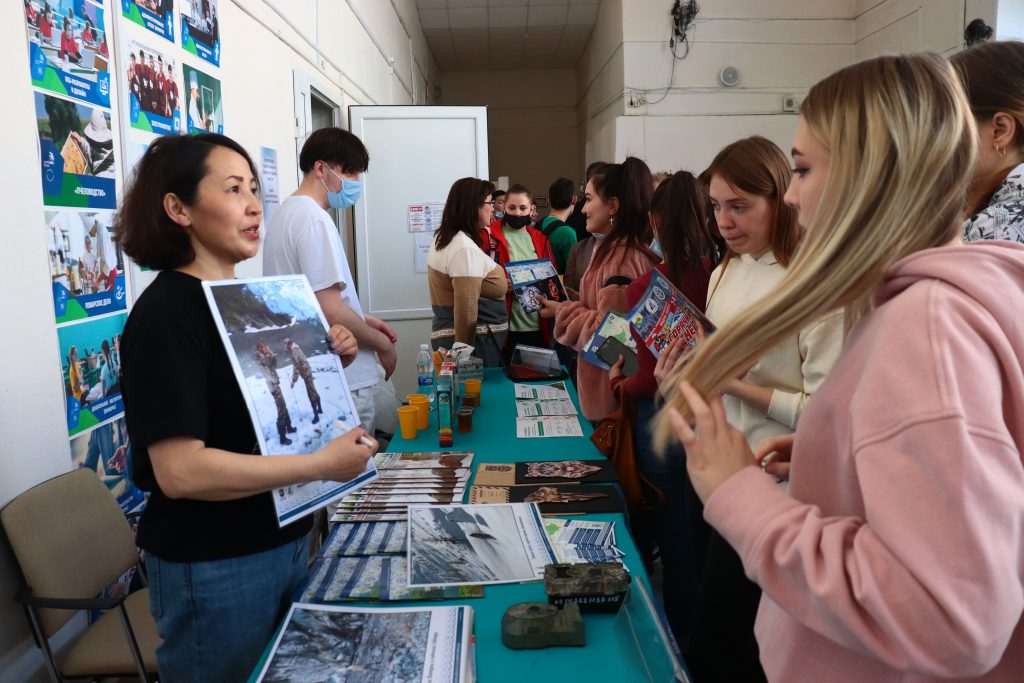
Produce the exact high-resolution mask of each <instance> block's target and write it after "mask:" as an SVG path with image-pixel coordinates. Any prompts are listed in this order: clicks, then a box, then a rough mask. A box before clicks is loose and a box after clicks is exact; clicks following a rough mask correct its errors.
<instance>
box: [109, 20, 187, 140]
mask: <svg viewBox="0 0 1024 683" xmlns="http://www.w3.org/2000/svg"><path fill="white" fill-rule="evenodd" d="M124 45H125V48H124V55H123V57H122V59H121V68H122V69H124V80H123V83H124V90H125V93H126V94H127V98H128V124H129V125H130V126H131V127H132V128H135V129H137V130H144V131H146V132H148V133H156V134H157V135H168V134H173V133H179V132H181V106H180V105H181V89H182V86H180V85H179V79H180V77H179V75H178V65H177V64H176V63H175V60H174V58H173V57H171V56H169V55H168V54H166V53H164V52H161V51H159V50H154V49H153V48H152V47H150V46H149V45H146V44H144V43H141V42H139V41H137V40H128V41H125V42H124Z"/></svg>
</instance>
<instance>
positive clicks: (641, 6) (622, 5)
mask: <svg viewBox="0 0 1024 683" xmlns="http://www.w3.org/2000/svg"><path fill="white" fill-rule="evenodd" d="M671 6H672V1H671V0H621V1H620V0H614V1H610V0H605V2H604V3H602V7H601V10H602V14H601V15H599V22H600V21H601V20H602V19H603V18H604V16H603V15H604V14H605V12H606V10H607V11H609V12H614V10H616V9H618V10H619V17H618V20H619V24H620V26H621V35H615V34H614V33H612V32H611V31H609V32H608V34H603V35H599V34H597V33H595V36H594V41H593V42H592V45H591V48H593V50H594V52H596V53H600V54H607V53H608V52H609V51H610V50H611V48H612V44H613V43H614V41H615V39H616V38H620V39H621V44H620V46H619V53H618V54H617V55H616V57H615V58H613V59H612V60H611V62H610V63H609V65H608V66H606V67H605V69H604V71H603V72H602V73H599V74H598V75H597V77H596V79H595V81H594V82H593V83H592V84H591V89H592V90H593V91H599V92H601V93H602V98H603V99H605V100H606V103H605V104H603V105H599V106H598V108H597V109H596V110H595V107H594V104H595V103H594V102H593V101H591V102H589V103H585V104H584V106H582V107H581V112H580V113H581V116H582V117H583V118H584V119H585V122H583V123H581V128H584V129H585V134H586V135H587V138H586V152H587V161H588V162H589V161H592V160H595V159H596V158H598V157H604V160H606V161H621V160H622V159H623V158H624V157H625V156H627V155H630V154H632V155H635V156H638V157H641V158H643V159H644V160H645V161H647V163H648V165H650V167H651V169H652V170H654V171H659V170H666V171H668V170H679V169H688V170H692V171H700V170H702V169H703V168H704V167H705V166H706V165H707V164H708V162H710V161H711V159H712V157H713V156H714V154H715V153H716V152H717V151H718V150H719V149H720V148H721V147H723V146H724V145H726V144H728V143H730V142H732V141H734V140H736V139H739V138H741V137H744V136H747V135H753V134H760V135H764V136H766V137H768V138H769V139H772V140H774V141H775V142H776V143H778V144H779V145H780V146H781V147H782V148H783V149H788V148H789V146H790V143H791V141H792V134H793V131H794V130H795V127H796V119H797V117H796V115H794V114H786V113H784V112H783V110H782V98H783V96H784V95H790V94H796V95H802V94H804V93H805V92H806V91H807V89H808V88H809V87H810V86H811V85H813V84H814V83H815V82H816V81H818V80H819V79H821V78H822V77H824V76H825V75H827V74H829V73H831V72H832V71H835V70H836V69H838V68H840V67H842V66H845V65H846V64H849V63H850V62H851V61H852V60H853V56H854V46H853V42H854V41H853V37H854V34H853V22H852V14H853V2H852V0H822V1H820V2H815V3H807V2H804V1H803V0H781V1H779V2H772V3H764V2H756V1H753V0H722V1H720V2H715V3H707V2H706V3H701V10H700V14H699V15H698V18H697V22H696V27H695V30H694V32H693V33H692V34H691V37H692V47H691V50H690V52H689V54H688V56H686V57H685V58H684V59H681V60H677V61H676V62H675V72H674V74H673V77H672V82H671V87H670V88H667V86H668V85H669V76H670V73H671V71H672V66H673V65H672V57H671V53H670V50H669V46H668V38H669V33H670V24H669V21H670V20H669V9H670V8H671ZM608 20H609V22H611V21H614V17H609V19H608ZM588 50H590V48H588ZM677 51H679V50H678V49H677ZM618 55H621V63H622V66H621V69H617V68H616V69H613V68H611V66H612V65H614V64H616V63H617V62H618V61H619V56H618ZM725 66H734V67H736V68H738V69H739V71H740V74H741V80H740V83H739V85H737V86H735V87H731V88H727V87H725V86H722V85H721V83H720V82H719V80H718V73H719V72H720V71H721V69H722V68H723V67H725ZM578 69H579V70H580V72H581V74H582V73H586V72H588V71H592V70H593V66H592V64H586V63H583V62H581V64H580V66H579V67H578ZM620 73H621V80H618V78H619V75H620ZM581 77H583V78H586V76H581ZM612 102H614V103H612ZM643 102H646V104H644V103H643ZM601 106H603V107H604V109H601V108H600V107H601ZM608 117H611V118H612V119H614V125H612V124H610V123H609V122H608V121H607V118H608ZM586 119H589V121H586Z"/></svg>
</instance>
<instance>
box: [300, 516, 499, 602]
mask: <svg viewBox="0 0 1024 683" xmlns="http://www.w3.org/2000/svg"><path fill="white" fill-rule="evenodd" d="M408 535H409V531H408V525H407V524H406V523H405V522H362V523H357V524H336V525H335V526H334V528H333V529H332V530H331V533H330V535H329V536H328V537H327V540H326V541H324V544H323V546H321V548H320V553H319V556H318V557H317V559H316V562H314V564H313V567H312V568H311V569H310V572H309V578H308V579H307V580H306V584H305V585H304V586H303V587H302V590H301V596H300V598H299V601H300V602H345V601H350V600H362V601H381V602H388V601H399V600H459V599H463V598H480V597H483V594H484V589H483V587H481V586H457V587H437V588H435V587H426V586H417V587H416V588H409V584H408V579H409V569H408V565H407V562H406V552H405V548H406V544H407V543H408Z"/></svg>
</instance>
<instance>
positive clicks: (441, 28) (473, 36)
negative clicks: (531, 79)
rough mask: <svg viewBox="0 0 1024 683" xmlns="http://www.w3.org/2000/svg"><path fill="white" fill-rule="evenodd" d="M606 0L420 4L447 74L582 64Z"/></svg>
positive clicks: (436, 0) (420, 0)
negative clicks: (603, 2)
mask: <svg viewBox="0 0 1024 683" xmlns="http://www.w3.org/2000/svg"><path fill="white" fill-rule="evenodd" d="M600 4H601V0H416V8H417V9H418V10H419V13H420V23H421V24H422V25H423V33H424V35H425V36H426V38H427V42H428V43H429V44H430V49H431V51H432V52H433V53H434V59H435V60H436V61H437V66H438V67H439V68H440V69H441V71H464V70H470V69H523V68H529V69H543V68H571V67H574V66H576V62H577V61H578V60H579V58H580V55H581V54H582V53H583V48H585V47H586V46H587V41H589V40H590V34H591V33H592V32H593V30H594V23H595V22H596V21H597V8H598V6H599V5H600Z"/></svg>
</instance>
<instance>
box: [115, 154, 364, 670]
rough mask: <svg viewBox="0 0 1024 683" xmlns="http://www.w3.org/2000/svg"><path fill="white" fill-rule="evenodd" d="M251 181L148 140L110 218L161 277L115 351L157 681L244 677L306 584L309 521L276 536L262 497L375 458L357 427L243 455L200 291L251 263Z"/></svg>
mask: <svg viewBox="0 0 1024 683" xmlns="http://www.w3.org/2000/svg"><path fill="white" fill-rule="evenodd" d="M257 178H258V175H257V173H256V168H255V166H254V165H253V163H252V160H251V159H250V158H249V155H248V154H246V152H245V150H244V149H243V148H242V147H241V146H240V145H239V144H238V143H236V142H234V141H233V140H231V139H230V138H226V137H224V136H222V135H213V134H202V135H197V136H194V137H193V136H184V135H180V136H171V135H168V136H164V137H160V138H157V139H156V140H155V141H154V142H153V143H152V144H151V145H150V146H149V149H147V150H146V153H145V154H144V155H143V157H142V159H141V161H140V162H139V164H138V167H137V168H136V171H135V176H134V180H133V182H132V185H131V187H129V188H128V190H127V192H126V193H125V196H124V200H123V202H122V204H121V210H120V212H119V213H118V215H117V219H116V222H115V230H116V234H117V237H118V240H119V241H120V242H121V245H122V247H123V249H124V252H125V253H126V254H128V255H129V256H131V257H132V258H133V259H135V262H136V263H138V264H139V265H140V266H145V267H148V268H151V269H153V270H160V271H162V272H161V273H160V274H159V275H157V277H156V279H155V280H154V281H153V283H152V284H150V285H149V286H148V287H147V288H146V290H145V291H144V292H143V293H142V295H141V296H140V297H139V298H138V300H137V301H136V302H135V306H134V307H133V308H132V312H131V315H129V317H128V322H127V324H126V325H125V328H124V333H123V337H122V339H121V344H120V346H121V372H122V374H121V388H122V392H123V395H124V404H125V420H126V422H127V426H128V432H129V434H130V435H131V441H132V445H133V448H134V456H133V458H134V461H133V465H134V467H133V470H134V473H133V479H134V481H135V483H136V485H137V486H139V488H141V489H143V490H145V491H149V492H150V495H149V502H148V504H147V505H146V509H145V511H144V512H143V514H142V519H141V522H140V524H139V531H138V535H137V542H138V544H139V546H140V547H141V548H142V549H144V550H145V551H146V569H147V575H148V578H149V583H150V608H151V610H152V612H153V616H154V617H155V618H156V623H157V631H158V632H159V634H160V636H161V638H162V639H163V643H162V644H161V645H160V647H159V648H158V649H157V664H158V666H159V670H160V678H161V679H162V680H168V681H193V680H215V681H238V680H244V679H245V678H246V676H248V674H249V673H250V672H251V670H252V667H253V666H254V665H255V664H256V662H257V661H258V659H259V657H260V654H261V652H262V651H263V648H264V647H265V646H266V644H267V642H269V640H270V637H271V635H272V634H273V632H274V628H275V627H276V625H277V624H278V622H279V620H280V618H281V617H282V616H283V614H284V610H285V609H286V608H287V606H288V603H289V600H290V597H291V595H292V593H293V591H294V590H295V588H296V587H297V586H298V584H299V582H300V581H301V580H302V579H303V578H304V577H305V575H306V559H307V549H306V536H307V534H308V533H309V531H310V529H311V528H312V523H311V519H310V518H309V517H307V518H305V519H302V520H299V521H297V522H293V523H292V524H289V525H287V526H284V527H281V528H279V527H278V525H277V521H276V515H275V513H274V502H273V498H272V492H273V490H274V489H276V488H280V487H285V486H291V485H293V484H300V483H303V482H308V481H316V480H334V481H346V480H349V479H351V478H352V477H354V476H356V475H358V474H359V473H360V472H362V471H363V469H364V467H365V465H366V461H367V460H368V459H369V458H370V457H371V455H372V454H373V451H374V450H375V447H371V446H367V445H363V444H362V443H361V441H362V439H363V437H365V434H364V432H363V430H362V429H358V428H357V429H353V430H352V431H350V432H348V433H347V434H345V435H344V436H341V437H338V438H337V439H334V440H333V441H331V442H329V443H328V444H327V445H325V446H324V447H323V448H321V449H320V450H318V451H316V452H315V453H310V454H308V455H288V456H263V457H253V454H258V453H259V446H258V442H257V440H256V434H255V432H254V431H253V426H252V422H251V421H250V419H249V413H248V411H247V409H246V404H245V400H244V399H243V397H242V392H241V390H240V389H239V386H238V383H237V381H236V380H235V376H234V373H233V371H232V368H231V363H230V361H229V360H228V356H227V352H226V351H225V349H224V347H223V345H222V343H221V340H220V336H219V335H218V333H217V328H216V325H215V323H214V319H213V316H212V314H211V313H210V310H209V307H208V305H207V303H206V298H205V296H204V295H203V287H202V282H203V280H222V279H228V278H233V277H235V265H236V264H237V263H238V262H240V261H243V260H245V259H248V258H252V257H253V256H255V255H256V253H257V252H258V251H259V239H260V219H261V217H262V209H261V207H260V198H259V194H258V181H257ZM329 337H330V339H331V349H332V350H333V351H334V352H335V353H338V354H339V355H341V357H342V361H343V362H345V363H347V362H350V361H351V359H352V358H353V357H354V356H355V354H356V352H357V349H356V345H355V343H354V340H353V339H352V337H351V334H350V333H349V332H348V330H346V329H345V328H343V327H341V326H335V327H333V328H331V331H330V334H329ZM369 443H370V444H373V442H372V441H370V442H369Z"/></svg>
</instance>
